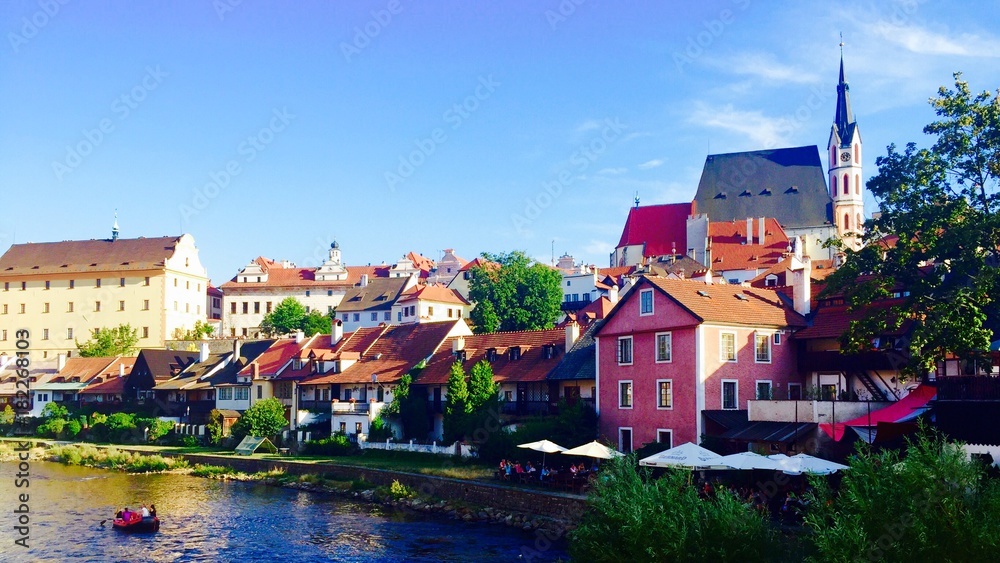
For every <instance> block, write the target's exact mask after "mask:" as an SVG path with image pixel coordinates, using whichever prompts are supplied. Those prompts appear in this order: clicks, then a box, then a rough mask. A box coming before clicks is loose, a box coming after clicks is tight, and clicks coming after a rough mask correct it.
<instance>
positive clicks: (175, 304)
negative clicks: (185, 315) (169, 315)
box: [174, 301, 179, 311]
mask: <svg viewBox="0 0 1000 563" xmlns="http://www.w3.org/2000/svg"><path fill="white" fill-rule="evenodd" d="M177 310H179V309H178V308H177V302H176V301H174V311H177Z"/></svg>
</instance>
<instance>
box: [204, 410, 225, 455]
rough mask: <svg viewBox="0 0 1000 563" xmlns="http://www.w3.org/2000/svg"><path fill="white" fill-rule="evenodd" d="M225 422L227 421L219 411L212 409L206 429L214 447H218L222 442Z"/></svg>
mask: <svg viewBox="0 0 1000 563" xmlns="http://www.w3.org/2000/svg"><path fill="white" fill-rule="evenodd" d="M224 422H225V420H224V418H223V416H222V413H221V412H220V411H219V409H212V412H210V413H208V425H207V426H206V429H207V431H208V441H209V443H211V444H212V445H213V446H218V445H219V443H221V442H222V438H223V436H222V425H223V423H224Z"/></svg>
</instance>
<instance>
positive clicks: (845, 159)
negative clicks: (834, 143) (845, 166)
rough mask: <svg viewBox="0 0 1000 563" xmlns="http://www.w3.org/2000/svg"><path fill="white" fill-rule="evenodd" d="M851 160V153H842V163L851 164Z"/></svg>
mask: <svg viewBox="0 0 1000 563" xmlns="http://www.w3.org/2000/svg"><path fill="white" fill-rule="evenodd" d="M850 160H851V153H849V152H845V153H840V161H841V162H850Z"/></svg>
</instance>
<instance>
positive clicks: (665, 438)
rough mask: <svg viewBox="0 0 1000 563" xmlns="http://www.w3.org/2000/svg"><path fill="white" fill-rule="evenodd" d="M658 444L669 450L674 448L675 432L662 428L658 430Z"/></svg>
mask: <svg viewBox="0 0 1000 563" xmlns="http://www.w3.org/2000/svg"><path fill="white" fill-rule="evenodd" d="M656 443H657V444H664V445H666V446H667V448H672V447H674V431H673V430H664V429H662V428H657V429H656Z"/></svg>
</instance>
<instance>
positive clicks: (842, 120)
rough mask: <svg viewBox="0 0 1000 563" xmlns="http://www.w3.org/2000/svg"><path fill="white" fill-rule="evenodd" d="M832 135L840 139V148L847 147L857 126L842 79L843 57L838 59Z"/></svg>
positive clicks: (844, 79) (852, 139)
mask: <svg viewBox="0 0 1000 563" xmlns="http://www.w3.org/2000/svg"><path fill="white" fill-rule="evenodd" d="M833 127H834V133H835V134H836V136H837V138H839V139H840V145H841V146H842V147H849V146H851V144H852V143H853V142H854V133H855V132H856V131H857V129H858V124H857V122H856V121H855V120H854V112H853V111H851V94H850V88H849V87H848V85H847V79H846V78H844V57H843V56H841V57H840V82H839V83H838V84H837V113H836V114H834V116H833Z"/></svg>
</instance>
